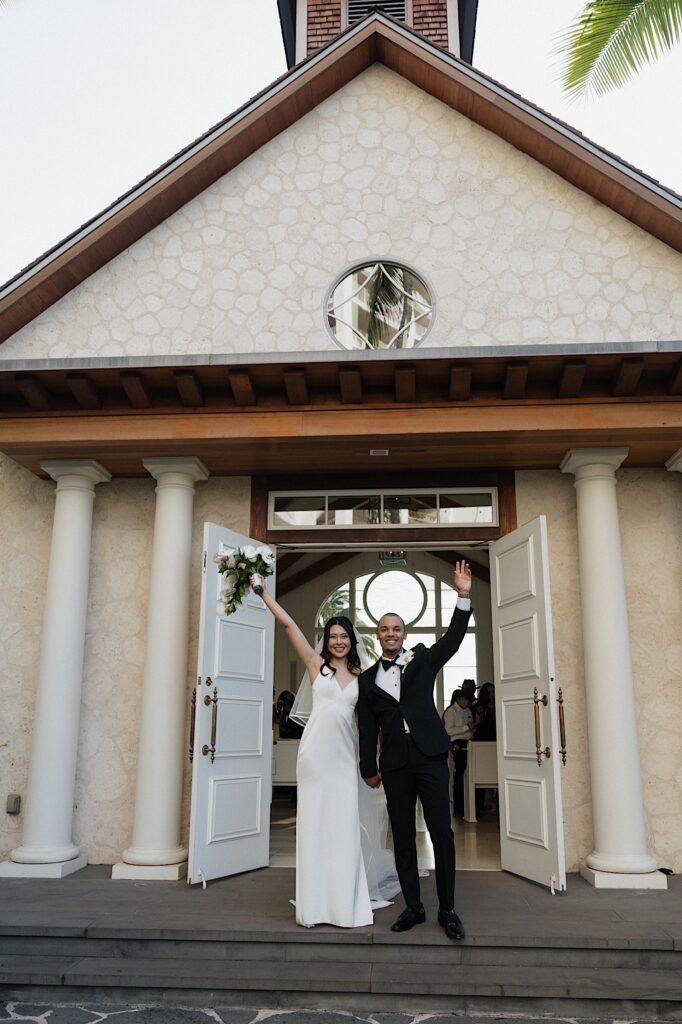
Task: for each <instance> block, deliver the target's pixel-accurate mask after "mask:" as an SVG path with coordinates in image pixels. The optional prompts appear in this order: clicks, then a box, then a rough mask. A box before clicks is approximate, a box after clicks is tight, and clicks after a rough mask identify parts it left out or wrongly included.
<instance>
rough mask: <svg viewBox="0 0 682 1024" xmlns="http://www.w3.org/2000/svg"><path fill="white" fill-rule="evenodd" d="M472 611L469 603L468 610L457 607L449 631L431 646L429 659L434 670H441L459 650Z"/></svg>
mask: <svg viewBox="0 0 682 1024" xmlns="http://www.w3.org/2000/svg"><path fill="white" fill-rule="evenodd" d="M471 612H472V608H471V604H469V608H468V610H467V611H464V610H463V609H462V608H455V612H454V614H453V616H452V618H451V620H450V625H449V626H448V628H447V632H445V633H443V635H442V637H441V638H440V640H438V641H436V643H435V644H434V645H433V647H430V648H429V659H430V661H431V667H432V668H433V670H434V672H440V670H441V669H442V667H443V665H446V664H447V663H448V662H449V661H450V658H451V657H452V656H453V654H455V653H456V652H457V651H458V650H459V648H460V644H461V643H462V640H463V639H464V637H465V636H466V631H467V626H468V625H469V619H470V618H471Z"/></svg>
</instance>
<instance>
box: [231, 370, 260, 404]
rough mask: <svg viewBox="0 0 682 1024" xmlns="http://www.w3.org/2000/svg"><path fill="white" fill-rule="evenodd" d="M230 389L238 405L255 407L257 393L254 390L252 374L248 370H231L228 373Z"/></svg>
mask: <svg viewBox="0 0 682 1024" xmlns="http://www.w3.org/2000/svg"><path fill="white" fill-rule="evenodd" d="M227 376H228V379H229V381H230V387H231V388H232V394H233V396H234V400H235V402H236V404H237V405H255V404H256V392H255V391H254V389H253V382H252V380H251V374H250V373H249V371H248V370H230V371H229V373H228V375H227Z"/></svg>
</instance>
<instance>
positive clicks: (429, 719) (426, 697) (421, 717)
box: [358, 608, 471, 779]
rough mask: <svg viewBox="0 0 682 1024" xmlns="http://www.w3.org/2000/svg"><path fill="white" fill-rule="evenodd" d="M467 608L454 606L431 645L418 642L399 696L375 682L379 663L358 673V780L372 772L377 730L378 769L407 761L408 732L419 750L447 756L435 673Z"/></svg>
mask: <svg viewBox="0 0 682 1024" xmlns="http://www.w3.org/2000/svg"><path fill="white" fill-rule="evenodd" d="M470 616H471V611H468V612H464V611H461V609H459V608H455V613H454V615H453V616H452V621H451V622H450V625H449V626H448V630H447V632H446V633H444V634H443V636H442V637H441V638H440V640H439V641H438V642H437V643H435V644H434V645H433V647H424V645H423V644H417V646H416V647H415V648H413V652H414V658H413V659H412V661H411V662H410V663H409V665H407V666H406V667H405V668H404V669H403V671H402V677H401V684H400V700H396V699H395V697H391V696H390V695H389V694H388V693H386V692H385V691H384V690H382V689H380V688H379V687H378V686H377V685H376V682H375V680H376V675H377V671H378V669H379V662H377V663H376V664H375V665H372V667H371V668H368V669H367V670H366V671H365V672H363V673H362V674H361V675H360V678H359V685H360V695H359V697H358V727H359V730H360V774H361V775H362V777H363V779H369V778H372V776H374V775H376V774H377V740H378V738H379V733H381V757H380V760H379V771H381V772H388V771H393V770H395V769H396V768H402V767H404V766H405V765H406V764H407V761H408V748H407V734H406V732H405V726H404V722H407V725H408V727H409V730H410V734H411V736H412V739H413V740H414V742H415V743H416V744H417V746H418V747H419V749H420V750H421V752H422V754H426V755H427V756H428V757H432V756H435V755H436V754H446V753H447V752H448V751H449V749H450V739H449V737H448V734H447V732H446V731H445V726H444V725H443V723H442V721H441V719H440V715H439V714H438V712H437V711H436V705H435V704H434V700H433V687H434V684H435V681H436V676H437V674H438V672H439V671H440V670H441V668H442V667H443V665H445V664H446V663H447V662H448V661H449V660H450V658H451V657H452V656H453V654H454V653H455V651H456V650H457V649H458V648H459V645H460V644H461V642H462V640H463V639H464V635H465V633H466V630H467V624H468V622H469V618H470Z"/></svg>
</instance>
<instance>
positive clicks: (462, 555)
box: [431, 551, 490, 585]
mask: <svg viewBox="0 0 682 1024" xmlns="http://www.w3.org/2000/svg"><path fill="white" fill-rule="evenodd" d="M431 554H432V555H433V557H434V558H439V559H440V560H441V562H445V563H446V564H447V565H452V566H454V564H455V562H461V561H465V562H468V563H469V565H470V567H471V575H472V576H473V577H474V578H475V579H477V580H481V582H482V583H487V584H488V585H490V569H489V568H488V567H487V566H485V565H481V564H480V562H475V561H474V560H473V559H472V558H471V557H470V556H469V553H468V552H460V551H432V552H431Z"/></svg>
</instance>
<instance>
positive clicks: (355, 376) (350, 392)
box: [339, 366, 362, 405]
mask: <svg viewBox="0 0 682 1024" xmlns="http://www.w3.org/2000/svg"><path fill="white" fill-rule="evenodd" d="M339 389H340V391H341V402H342V403H343V405H362V376H361V375H360V371H359V369H358V368H357V366H343V367H341V369H340V370H339Z"/></svg>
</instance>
